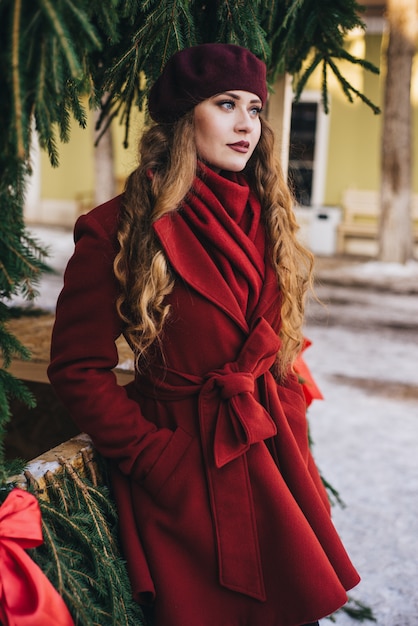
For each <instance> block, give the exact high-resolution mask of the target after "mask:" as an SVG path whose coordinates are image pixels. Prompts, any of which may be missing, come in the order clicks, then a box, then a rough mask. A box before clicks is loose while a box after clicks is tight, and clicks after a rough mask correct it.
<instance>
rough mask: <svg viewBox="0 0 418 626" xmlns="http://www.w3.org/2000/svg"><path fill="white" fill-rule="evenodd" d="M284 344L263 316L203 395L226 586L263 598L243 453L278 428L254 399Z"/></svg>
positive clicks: (268, 383) (211, 377)
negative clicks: (237, 352) (260, 380)
mask: <svg viewBox="0 0 418 626" xmlns="http://www.w3.org/2000/svg"><path fill="white" fill-rule="evenodd" d="M279 347H280V340H279V338H278V337H277V335H276V333H275V332H274V330H273V329H272V327H271V326H270V324H269V323H268V322H267V321H266V320H265V319H264V318H260V319H259V320H258V321H257V323H256V325H255V326H254V328H253V329H252V331H251V333H250V335H249V337H248V338H247V340H246V342H245V344H244V345H243V347H242V349H241V352H240V354H239V356H238V358H237V359H236V361H234V362H231V363H227V364H226V365H225V366H224V367H223V368H222V369H219V370H215V371H213V372H210V373H209V374H207V376H206V377H205V379H204V381H203V383H202V386H201V389H200V393H199V421H200V432H201V438H202V444H203V451H204V455H205V460H206V468H207V479H208V486H209V493H210V499H211V506H212V513H213V519H214V525H215V531H216V539H217V549H218V562H219V580H220V583H221V584H222V585H224V586H225V587H228V588H229V589H233V590H235V591H239V592H241V593H245V594H247V595H249V596H252V597H254V598H257V599H259V600H265V597H266V596H265V589H264V582H263V575H262V568H261V559H260V550H259V543H258V535H257V527H256V518H255V511H254V504H253V497H252V491H251V482H250V477H249V472H248V460H247V455H246V454H245V453H246V452H247V451H248V450H249V449H250V446H251V445H253V444H257V443H259V442H262V441H263V440H265V439H268V438H269V437H273V436H274V435H275V434H276V432H277V429H276V426H275V423H274V421H273V420H272V418H271V416H270V415H269V414H268V412H267V411H266V409H265V408H264V407H263V406H262V405H261V404H260V403H259V402H258V401H257V400H256V398H255V396H254V391H255V384H256V379H257V378H259V377H260V376H262V375H264V379H265V383H266V389H267V393H268V390H269V388H270V389H271V385H274V384H275V383H274V379H273V377H272V375H271V373H270V372H269V369H270V367H271V366H272V365H273V363H274V361H275V358H276V355H277V351H278V349H279Z"/></svg>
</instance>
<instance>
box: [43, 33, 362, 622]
mask: <svg viewBox="0 0 418 626" xmlns="http://www.w3.org/2000/svg"><path fill="white" fill-rule="evenodd" d="M266 98H267V89H266V68H265V65H264V64H263V63H262V62H261V61H260V60H259V59H257V58H256V57H255V56H254V55H253V54H252V53H251V52H249V51H248V50H246V49H244V48H241V47H239V46H234V45H226V44H204V45H200V46H196V47H193V48H189V49H187V50H183V51H181V52H178V53H177V54H175V55H174V56H173V57H172V58H171V59H170V60H169V61H168V63H167V65H166V67H165V69H164V71H163V73H162V75H161V76H160V78H159V79H158V80H157V82H156V83H155V85H154V86H153V88H152V90H151V92H150V98H149V112H150V116H151V118H152V119H153V120H154V121H155V122H156V123H155V124H154V125H153V126H152V127H151V128H150V129H149V130H148V131H146V132H145V133H144V135H143V138H142V141H141V146H140V165H139V167H138V168H137V169H136V171H134V172H133V174H132V175H131V176H130V177H129V179H128V182H127V186H126V190H125V192H124V194H123V195H122V196H121V197H118V198H115V199H113V200H111V201H110V202H108V203H106V204H104V205H103V206H101V207H98V208H96V209H94V210H93V211H91V212H90V213H89V214H87V215H85V216H83V217H81V218H80V219H79V220H78V222H77V224H76V227H75V241H76V247H75V253H74V255H73V257H72V259H71V260H70V262H69V264H68V268H67V270H66V274H65V282H64V288H63V291H62V293H61V295H60V298H59V301H58V305H57V314H56V323H55V328H54V333H53V340H52V359H51V364H50V368H49V375H50V379H51V382H52V383H53V385H54V387H55V388H56V390H57V392H58V394H59V395H60V396H61V398H62V399H63V401H64V402H65V404H66V405H67V406H68V407H69V409H70V410H71V413H72V415H73V417H74V420H75V421H76V422H77V424H78V425H79V427H80V428H81V429H83V430H85V431H86V432H88V433H89V434H90V435H91V437H92V438H93V441H94V444H95V446H96V448H97V449H98V450H99V451H100V452H101V453H102V454H103V455H104V456H105V457H107V458H109V459H110V460H111V462H112V466H113V487H114V493H115V497H116V499H117V504H118V509H119V516H120V525H121V536H122V541H123V545H124V551H125V557H126V559H127V562H128V568H129V572H130V577H131V582H132V588H133V593H134V597H135V598H136V599H137V601H138V602H140V603H141V604H143V605H146V604H148V605H151V606H153V607H154V623H155V624H156V625H157V626H214V625H215V624H216V626H297V625H301V624H306V623H313V622H315V620H318V619H319V618H321V617H323V616H325V615H327V614H329V613H332V612H333V611H335V610H336V609H338V608H339V607H340V606H341V605H343V604H344V603H345V601H346V591H345V590H346V589H349V588H351V587H352V586H354V585H355V584H357V582H358V580H359V579H358V575H357V573H356V571H355V569H354V568H353V566H352V565H351V563H350V561H349V558H348V556H347V554H346V552H345V550H344V548H343V546H342V544H341V542H340V540H339V538H338V536H337V534H336V531H335V529H334V527H333V525H332V522H331V519H330V511H329V504H328V500H327V496H326V493H325V491H324V488H323V486H322V483H321V480H320V478H319V475H318V471H317V469H316V467H315V464H314V462H313V460H312V457H311V454H310V451H309V447H308V438H307V423H306V415H305V413H306V403H305V399H304V395H303V389H302V386H301V385H300V384H299V382H298V379H297V376H296V375H295V373H294V371H293V363H294V360H295V358H296V357H297V355H298V354H299V352H300V350H301V347H302V343H303V338H302V323H303V299H304V292H305V290H306V287H307V285H308V284H309V280H310V270H311V258H310V255H309V253H308V252H307V251H305V250H304V249H303V247H302V246H301V245H300V244H299V243H298V241H297V239H296V230H297V226H296V223H295V219H294V217H293V214H292V208H291V207H292V199H291V196H290V194H289V191H288V189H287V187H286V185H285V183H284V181H283V178H282V175H281V173H280V168H279V166H278V164H277V163H276V159H275V156H274V149H273V134H272V131H271V129H270V127H269V125H268V124H267V122H266V121H265V120H264V119H263V118H262V116H261V110H262V107H263V105H264V104H265V101H266ZM121 333H123V334H124V335H125V337H126V338H127V340H128V342H129V343H130V345H131V346H132V349H133V351H134V353H135V356H136V372H135V381H134V382H133V383H131V384H129V385H127V387H125V388H122V387H120V386H118V385H117V383H116V381H115V377H114V375H113V373H112V371H111V370H112V368H113V367H115V366H116V364H117V362H118V356H117V350H116V347H115V341H116V339H117V338H118V336H119V335H120V334H121Z"/></svg>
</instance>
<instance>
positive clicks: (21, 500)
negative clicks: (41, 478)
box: [0, 489, 74, 626]
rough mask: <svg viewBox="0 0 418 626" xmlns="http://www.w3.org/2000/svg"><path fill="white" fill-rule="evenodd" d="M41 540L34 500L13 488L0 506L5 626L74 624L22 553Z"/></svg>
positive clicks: (0, 593) (0, 612) (0, 608)
mask: <svg viewBox="0 0 418 626" xmlns="http://www.w3.org/2000/svg"><path fill="white" fill-rule="evenodd" d="M42 543H43V538H42V526H41V511H40V508H39V503H38V501H37V499H36V498H35V496H34V495H32V494H30V493H28V492H27V491H24V490H23V489H13V490H12V491H11V492H10V493H9V495H8V496H7V498H6V500H5V501H4V503H3V504H2V505H1V507H0V622H1V623H2V624H4V625H5V626H74V622H73V620H72V618H71V615H70V613H69V611H68V609H67V607H66V605H65V603H64V600H63V599H62V597H61V596H60V595H59V593H58V592H57V590H56V589H55V588H54V587H53V585H52V584H51V583H50V581H49V580H48V578H47V577H46V576H45V574H44V573H43V572H42V571H41V569H40V568H39V567H38V566H37V565H36V563H35V562H34V561H33V560H32V559H31V558H30V556H29V555H28V554H27V553H26V552H25V550H26V549H28V548H35V547H36V546H39V545H41V544H42Z"/></svg>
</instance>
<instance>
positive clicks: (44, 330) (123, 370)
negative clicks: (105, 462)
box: [7, 313, 134, 498]
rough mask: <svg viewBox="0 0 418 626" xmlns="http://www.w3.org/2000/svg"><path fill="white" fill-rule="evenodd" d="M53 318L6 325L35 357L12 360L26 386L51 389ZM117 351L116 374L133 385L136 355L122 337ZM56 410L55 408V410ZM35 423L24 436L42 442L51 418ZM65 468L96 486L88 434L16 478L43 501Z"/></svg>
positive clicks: (14, 370)
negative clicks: (36, 384) (50, 357)
mask: <svg viewBox="0 0 418 626" xmlns="http://www.w3.org/2000/svg"><path fill="white" fill-rule="evenodd" d="M54 319H55V316H54V315H52V314H50V313H46V314H41V315H39V316H29V315H23V316H22V317H19V318H16V319H11V320H10V321H9V322H8V323H7V328H8V330H9V331H10V332H11V333H12V334H13V335H15V336H16V337H17V338H18V339H19V340H20V341H21V343H22V344H23V345H24V346H26V347H27V348H28V349H29V350H30V352H31V354H32V358H31V360H30V361H22V360H20V359H18V358H15V359H14V360H13V362H12V364H11V366H10V368H9V372H10V373H11V374H12V375H14V376H15V377H16V378H19V379H20V380H23V381H26V382H27V383H41V384H44V385H45V384H47V385H48V386H49V380H48V377H47V367H48V363H49V349H50V341H51V332H52V326H53V323H54ZM117 348H118V355H119V363H118V365H117V367H116V368H115V370H114V372H115V375H116V379H117V381H118V383H119V384H120V385H125V384H127V383H128V382H130V381H131V380H132V379H133V376H134V371H133V370H134V359H133V354H132V350H131V349H130V347H129V346H128V344H127V343H126V341H125V340H124V338H123V337H120V338H119V339H118V341H117ZM54 409H55V407H54V406H53V407H52V410H54ZM45 417H46V416H45ZM60 418H61V416H60ZM51 419H52V420H53V421H54V422H55V423H56V422H58V421H59V418H58V416H51ZM62 419H64V420H65V419H66V418H65V416H62ZM36 421H37V420H35V423H33V421H32V420H31V419H29V420H28V424H31V430H30V429H28V430H26V431H25V437H29V439H30V438H31V437H34V438H36V439H39V438H40V437H41V435H42V428H44V427H45V426H46V427H47V426H48V423H49V418H48V419H44V418H43V417H41V419H40V420H39V422H40V423H39V424H38V425H37V424H36ZM64 430H65V429H64ZM69 430H71V429H69ZM59 432H60V429H59V428H58V426H57V427H56V432H55V431H54V433H52V435H56V434H57V433H59ZM42 438H43V436H42ZM52 438H53V437H52ZM50 439H51V437H49V434H48V433H45V439H43V442H45V440H47V441H49V440H50ZM18 456H20V457H21V456H24V455H22V454H19V455H18ZM63 466H65V467H66V469H67V471H71V467H72V468H73V469H74V470H76V472H78V473H79V474H81V475H85V476H87V477H88V478H90V479H91V480H92V482H93V484H95V483H97V476H98V474H99V472H98V468H97V465H96V461H95V451H94V447H93V445H92V443H91V440H90V438H89V437H88V435H86V434H85V433H80V434H78V435H76V436H74V437H72V438H71V439H68V440H65V441H62V443H60V444H59V445H57V446H55V445H54V447H52V448H50V449H49V450H46V451H45V452H42V453H41V454H40V455H39V456H36V457H35V458H33V460H32V461H30V462H29V464H28V466H27V469H26V471H25V473H24V475H23V474H22V475H21V476H19V477H17V484H18V486H20V487H22V488H25V487H26V485H27V483H31V484H32V483H36V484H35V490H36V492H37V493H38V495H39V496H40V497H41V498H47V493H48V485H49V483H51V481H53V480H54V477H55V476H57V475H59V474H60V473H61V472H62V470H63ZM10 480H13V481H15V480H16V477H11V479H10ZM99 482H100V478H99ZM32 487H33V484H32Z"/></svg>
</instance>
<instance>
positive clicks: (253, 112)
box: [250, 106, 263, 117]
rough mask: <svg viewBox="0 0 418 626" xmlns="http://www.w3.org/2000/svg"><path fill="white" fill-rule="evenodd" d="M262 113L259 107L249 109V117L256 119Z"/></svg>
mask: <svg viewBox="0 0 418 626" xmlns="http://www.w3.org/2000/svg"><path fill="white" fill-rule="evenodd" d="M262 111H263V108H262V107H260V106H255V107H251V109H250V115H252V116H253V117H258V116H259V115H260V114H261V112H262Z"/></svg>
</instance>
